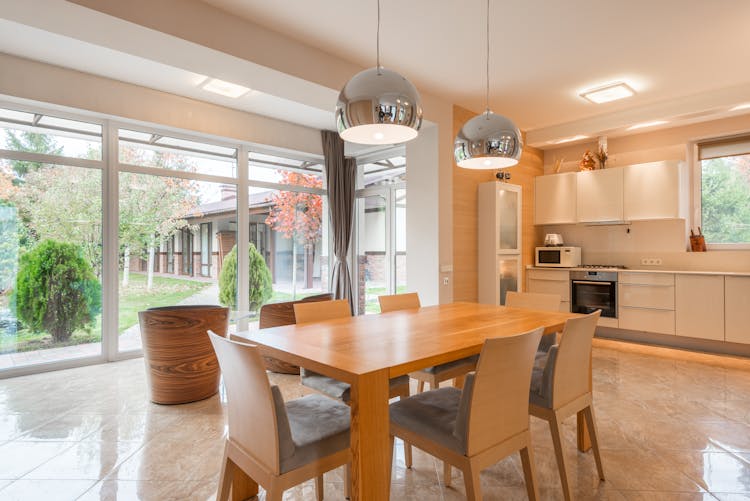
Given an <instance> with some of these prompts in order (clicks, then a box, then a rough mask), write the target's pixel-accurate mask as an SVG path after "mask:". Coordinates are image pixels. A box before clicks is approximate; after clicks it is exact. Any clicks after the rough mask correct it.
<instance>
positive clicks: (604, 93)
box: [579, 82, 635, 104]
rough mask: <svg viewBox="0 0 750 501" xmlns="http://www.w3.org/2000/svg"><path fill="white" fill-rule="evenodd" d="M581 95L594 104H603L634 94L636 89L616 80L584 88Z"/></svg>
mask: <svg viewBox="0 0 750 501" xmlns="http://www.w3.org/2000/svg"><path fill="white" fill-rule="evenodd" d="M579 95H580V96H581V97H582V98H584V99H585V100H587V101H590V102H592V103H594V104H603V103H609V102H611V101H617V100H618V99H625V98H626V97H631V96H634V95H635V91H634V90H633V89H632V87H630V86H629V85H628V84H626V83H623V82H615V83H611V84H607V85H602V86H600V87H596V88H594V89H588V90H584V91H582V92H581V93H580V94H579Z"/></svg>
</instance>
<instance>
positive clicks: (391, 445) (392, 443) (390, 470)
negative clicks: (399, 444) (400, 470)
mask: <svg viewBox="0 0 750 501" xmlns="http://www.w3.org/2000/svg"><path fill="white" fill-rule="evenodd" d="M395 438H396V437H394V436H393V435H390V439H389V442H390V443H389V445H388V452H389V453H390V456H389V458H388V476H387V477H386V481H387V482H388V486H389V487H390V485H391V477H392V476H393V448H394V447H395V442H396V440H395ZM389 491H390V488H389Z"/></svg>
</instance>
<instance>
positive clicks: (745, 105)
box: [729, 103, 750, 111]
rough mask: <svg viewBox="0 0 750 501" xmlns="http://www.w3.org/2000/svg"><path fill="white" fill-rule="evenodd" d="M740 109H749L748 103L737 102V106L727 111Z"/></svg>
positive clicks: (749, 104)
mask: <svg viewBox="0 0 750 501" xmlns="http://www.w3.org/2000/svg"><path fill="white" fill-rule="evenodd" d="M740 110H750V103H745V104H738V105H737V106H735V107H734V108H732V109H730V110H729V111H740Z"/></svg>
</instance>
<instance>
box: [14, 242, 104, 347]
mask: <svg viewBox="0 0 750 501" xmlns="http://www.w3.org/2000/svg"><path fill="white" fill-rule="evenodd" d="M16 283H17V289H16V304H17V311H18V316H19V318H20V319H21V320H22V321H23V322H24V323H26V325H27V326H28V327H29V328H31V329H32V330H34V331H37V332H38V331H41V330H46V331H47V332H49V333H50V334H51V335H52V338H53V339H54V340H55V341H58V342H60V341H66V340H67V339H69V338H70V336H71V335H72V334H73V331H75V330H76V329H81V328H90V326H91V324H92V322H93V321H94V317H95V316H96V314H97V313H98V312H99V311H100V309H101V285H100V284H99V282H98V281H97V279H96V277H95V276H94V272H93V270H92V268H91V265H90V264H89V263H88V262H87V261H86V259H85V258H84V257H83V253H82V252H81V249H80V248H79V247H78V246H76V245H75V244H70V243H64V242H56V241H54V240H45V241H43V242H41V243H40V244H38V245H37V246H36V247H34V248H33V249H32V250H31V251H29V252H27V253H26V254H24V255H23V256H22V257H21V264H20V267H19V270H18V278H17V282H16Z"/></svg>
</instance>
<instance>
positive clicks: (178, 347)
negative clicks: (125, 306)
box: [138, 305, 229, 404]
mask: <svg viewBox="0 0 750 501" xmlns="http://www.w3.org/2000/svg"><path fill="white" fill-rule="evenodd" d="M138 319H139V321H140V325H141V338H142V339H143V357H144V360H145V362H146V375H147V379H148V385H149V388H150V392H151V401H152V402H154V403H157V404H185V403H188V402H195V401H196V400H203V399H204V398H208V397H210V396H212V395H214V394H216V392H218V391H219V378H220V377H221V371H220V370H219V362H218V361H217V360H216V354H215V353H214V349H213V347H212V346H211V341H210V339H209V337H208V334H207V331H208V330H212V331H214V332H215V333H217V334H219V335H222V336H226V335H227V332H228V329H229V308H224V307H222V306H192V305H191V306H166V307H162V308H150V309H148V310H146V311H141V312H139V313H138Z"/></svg>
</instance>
